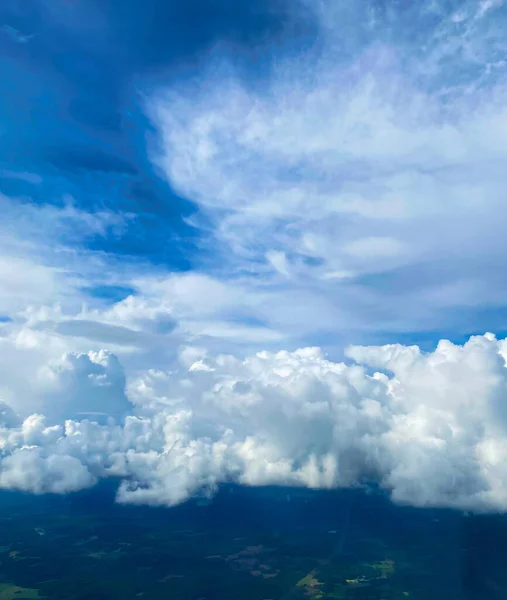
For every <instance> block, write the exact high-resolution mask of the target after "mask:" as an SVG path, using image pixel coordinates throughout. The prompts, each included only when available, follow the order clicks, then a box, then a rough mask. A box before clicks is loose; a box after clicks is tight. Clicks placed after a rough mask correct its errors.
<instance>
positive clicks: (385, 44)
mask: <svg viewBox="0 0 507 600" xmlns="http://www.w3.org/2000/svg"><path fill="white" fill-rule="evenodd" d="M304 4H305V5H306V6H307V7H308V8H309V10H310V12H311V13H312V14H313V15H316V16H317V21H318V23H319V26H320V32H319V43H318V45H317V47H315V48H310V49H306V51H305V54H298V55H296V56H286V57H285V58H283V59H281V60H278V61H277V63H276V67H274V68H273V69H272V70H271V71H270V74H269V76H266V78H265V79H263V81H262V85H258V84H257V83H255V84H254V85H252V84H251V82H250V81H249V80H248V79H247V78H245V77H244V76H242V75H241V76H240V75H237V76H235V75H234V73H235V68H234V61H235V59H234V57H228V58H227V59H224V58H223V54H222V55H220V56H219V55H218V53H217V55H216V57H215V58H214V57H213V55H211V56H210V57H209V58H208V66H209V68H208V70H207V71H206V72H205V73H204V75H202V77H201V78H200V80H199V86H198V87H197V86H196V85H195V82H194V81H193V80H192V81H191V82H190V83H178V84H176V85H173V86H172V87H171V88H169V89H167V88H164V89H161V90H160V91H159V93H158V94H156V95H155V96H152V97H150V98H149V100H148V101H147V107H148V112H149V114H150V116H151V118H152V121H153V123H154V125H155V127H157V128H158V131H159V137H160V140H159V141H160V144H159V145H158V146H157V148H156V151H154V160H155V161H156V162H157V164H158V165H159V166H160V168H161V169H162V171H163V172H164V173H165V175H166V177H167V178H168V180H169V181H170V183H171V186H172V187H173V188H174V189H176V190H177V191H178V192H179V193H180V194H181V195H183V196H185V197H187V198H189V199H190V200H191V201H193V202H195V203H196V204H197V205H198V206H199V207H200V210H201V211H202V212H203V213H205V214H206V215H207V216H208V217H210V218H209V219H208V221H207V224H208V225H207V226H208V227H209V223H210V222H211V223H212V224H214V226H215V229H214V231H213V233H214V236H215V241H216V245H215V246H214V247H213V250H217V249H218V252H219V253H220V259H221V260H222V261H223V263H225V267H224V268H223V269H222V270H220V269H217V270H216V271H215V273H216V276H217V277H219V278H221V279H222V280H226V281H227V282H228V285H229V286H230V287H231V288H234V289H235V291H236V290H237V289H238V288H240V287H241V288H243V290H245V292H247V294H246V299H245V300H244V302H246V303H248V304H250V306H255V308H256V309H257V310H259V304H261V305H262V304H264V302H266V304H267V303H268V302H269V304H270V307H271V310H270V311H264V310H262V309H260V312H261V313H262V318H263V320H264V321H265V322H266V323H268V324H269V326H270V328H272V329H276V330H277V331H279V332H280V333H281V334H282V335H284V336H285V337H286V338H287V339H288V343H289V344H291V347H294V343H295V342H294V340H295V339H296V340H297V338H298V335H301V333H302V328H308V330H309V331H305V332H304V335H306V336H307V337H308V336H309V337H310V339H315V340H316V341H318V337H317V336H318V335H319V334H320V333H322V332H325V333H327V334H328V335H331V334H334V335H335V337H336V339H338V337H339V336H340V335H342V334H344V333H347V330H349V329H352V330H356V331H357V330H361V331H363V332H367V331H372V330H375V331H376V332H379V331H384V332H389V333H390V334H391V333H392V332H396V331H399V330H401V331H403V332H407V331H413V330H428V329H443V328H444V327H445V328H447V329H448V330H449V329H451V330H452V329H453V328H461V329H462V328H463V327H465V324H464V323H463V321H462V320H461V321H460V312H459V309H460V308H465V307H467V308H471V309H472V310H475V315H476V319H477V324H478V325H479V326H482V323H483V322H484V326H490V324H489V322H487V321H488V317H487V313H486V312H485V309H487V308H488V307H491V306H504V305H505V303H504V298H505V293H506V291H507V290H506V287H505V282H504V281H503V278H499V277H498V269H499V268H503V267H500V264H502V263H503V259H502V258H501V257H503V256H505V253H506V252H507V247H506V245H505V236H504V235H503V232H502V228H501V223H503V221H504V220H505V219H506V218H507V214H506V213H505V211H506V209H505V203H504V202H503V200H502V198H503V190H504V188H505V170H504V168H503V165H504V162H505V160H506V159H507V154H506V148H507V144H506V135H505V134H506V131H507V130H506V128H505V123H506V111H505V101H506V90H507V79H506V76H505V68H504V63H502V62H501V61H502V57H503V53H504V50H503V44H504V42H503V34H502V31H503V29H504V27H503V26H499V25H498V19H499V18H500V17H499V15H498V11H497V10H494V9H495V8H496V6H497V4H498V3H496V2H479V3H478V2H475V1H473V2H468V3H465V4H463V5H462V6H460V11H459V13H457V12H456V10H455V9H452V10H450V9H449V7H445V6H443V5H441V4H437V3H435V4H434V5H431V6H430V4H428V3H419V4H414V5H411V6H410V7H408V6H407V7H405V8H404V9H403V10H401V8H400V7H397V8H393V6H391V5H389V3H388V6H387V7H386V8H385V11H384V12H382V11H381V9H380V8H379V7H378V6H377V4H376V3H370V2H366V1H365V2H357V3H352V4H351V3H347V2H327V1H324V2H305V3H304ZM479 14H481V15H482V16H481V18H480V19H478V18H469V17H468V16H467V15H470V16H474V15H476V16H477V15H479ZM457 15H461V16H459V18H458V16H457ZM502 23H503V21H502ZM495 65H496V66H495ZM237 72H238V73H241V70H240V69H238V70H237ZM196 222H198V220H196ZM341 273H346V274H347V276H346V277H342V276H339V275H338V276H333V275H332V274H341ZM302 289H304V290H305V298H304V303H305V306H306V318H305V319H301V318H299V319H298V320H297V322H296V324H294V323H292V322H291V320H290V319H286V318H285V315H284V308H285V305H286V304H287V298H288V297H291V298H295V299H297V301H299V302H301V301H302V300H301V299H300V295H301V290H302ZM282 291H283V293H280V292H282ZM261 297H262V300H261V299H260V298H261ZM267 297H269V301H268V300H267ZM293 303H295V302H291V304H293ZM450 309H454V310H450ZM315 315H321V316H322V320H323V321H325V323H324V324H322V323H320V322H318V321H316V322H315V323H313V327H312V320H313V319H314V317H315ZM472 318H473V317H472ZM467 320H470V314H468V315H467ZM364 335H367V333H364ZM312 336H313V337H312ZM296 343H297V342H296Z"/></svg>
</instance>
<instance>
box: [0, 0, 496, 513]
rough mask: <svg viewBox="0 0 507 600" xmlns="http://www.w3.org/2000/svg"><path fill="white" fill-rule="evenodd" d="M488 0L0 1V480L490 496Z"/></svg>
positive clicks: (490, 506)
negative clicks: (375, 487) (368, 484)
mask: <svg viewBox="0 0 507 600" xmlns="http://www.w3.org/2000/svg"><path fill="white" fill-rule="evenodd" d="M506 10H507V9H506V6H505V5H504V2H503V0H463V1H459V2H458V1H457V0H451V1H446V2H443V1H438V0H427V1H424V2H398V1H397V0H381V1H380V0H358V1H356V2H347V1H345V0H343V1H342V0H291V1H290V2H288V1H285V0H259V1H256V2H241V1H237V0H236V1H232V0H191V1H190V2H173V1H172V0H171V1H168V0H164V1H163V0H143V1H142V2H141V1H140V0H139V1H137V0H121V1H120V0H118V1H116V0H100V1H99V0H25V1H24V2H19V1H17V0H3V2H1V5H0V53H1V60H0V213H1V219H0V488H9V489H11V488H14V489H21V490H25V491H31V492H35V493H45V492H54V493H66V492H70V491H74V490H77V489H82V488H83V487H89V486H92V485H94V483H96V482H97V481H98V480H99V479H101V478H105V477H115V478H119V479H120V480H122V483H121V484H120V487H119V490H118V499H119V501H122V502H141V503H152V504H164V505H173V504H175V503H178V502H181V501H184V500H185V499H186V498H187V497H188V496H189V495H192V494H193V493H195V492H196V491H197V490H200V489H202V488H206V489H207V490H212V489H213V488H214V486H216V485H217V484H219V483H220V482H222V481H236V482H238V483H243V484H247V485H266V484H269V485H271V484H280V485H304V486H308V487H314V488H315V487H317V488H322V487H324V488H326V487H327V488H329V487H336V486H348V485H355V484H356V483H358V482H361V481H364V480H365V479H367V480H368V481H371V479H372V478H374V479H376V480H377V481H378V482H379V484H380V485H381V486H382V487H384V488H385V489H386V490H388V491H389V493H391V495H392V497H393V499H394V500H396V501H400V502H405V503H410V504H415V505H423V506H453V507H458V508H462V509H465V510H468V509H478V510H506V509H507V487H506V483H505V482H507V471H506V467H505V465H507V441H506V440H507V435H506V423H507V411H506V410H505V397H506V391H507V376H506V373H507V371H506V369H505V356H506V355H507V346H506V341H505V339H503V338H504V337H505V333H506V331H507V302H506V298H507V277H506V276H505V257H506V256H507V238H506V236H505V223H506V222H507V204H506V202H505V189H506V169H505V165H506V164H507V109H506V107H507V73H506V67H507V56H506V54H507V46H506V42H505V40H506V39H507V38H506V35H505V32H506V26H507V13H506ZM472 334H474V335H475V334H478V335H476V336H475V337H472V338H471V339H469V337H470V336H471V335H472ZM495 335H496V337H495ZM449 340H450V341H449ZM452 342H453V343H452ZM341 361H342V362H341Z"/></svg>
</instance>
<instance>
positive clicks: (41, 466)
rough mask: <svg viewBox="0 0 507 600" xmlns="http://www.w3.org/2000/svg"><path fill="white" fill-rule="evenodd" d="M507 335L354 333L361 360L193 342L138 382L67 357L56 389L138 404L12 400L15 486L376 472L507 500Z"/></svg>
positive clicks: (333, 481) (6, 443)
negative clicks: (46, 412) (434, 338)
mask: <svg viewBox="0 0 507 600" xmlns="http://www.w3.org/2000/svg"><path fill="white" fill-rule="evenodd" d="M506 346H507V343H506V342H505V341H504V340H500V341H498V340H497V339H496V338H495V337H494V336H493V335H492V334H486V335H484V336H476V337H472V338H471V339H470V340H469V341H468V342H466V343H465V344H464V345H463V346H459V345H454V344H452V343H450V342H448V341H445V340H443V341H441V342H440V343H439V344H438V346H437V348H436V349H435V350H434V351H433V352H431V353H424V352H422V351H421V350H420V349H419V348H418V347H417V346H402V345H388V346H380V347H352V348H350V349H349V350H348V355H349V357H350V358H351V359H352V360H351V362H349V363H337V362H332V361H329V360H328V359H326V357H325V356H324V355H323V353H322V351H321V350H320V349H318V348H306V349H301V350H297V351H295V352H287V351H282V352H278V353H270V352H260V353H257V354H255V355H252V356H249V357H247V358H245V359H239V358H236V357H234V356H231V355H219V356H216V357H210V356H209V355H206V354H203V353H202V352H200V351H198V350H196V352H195V353H192V352H191V351H190V350H189V349H188V348H186V349H185V350H184V352H183V356H182V363H181V364H182V366H181V367H180V368H179V369H178V370H174V371H170V372H168V371H156V370H149V371H145V372H143V373H140V374H139V375H138V376H137V377H136V378H133V379H132V380H131V381H130V382H129V383H128V385H127V386H126V388H127V389H125V380H124V379H123V374H122V371H121V367H120V365H119V364H118V361H117V360H116V359H115V358H114V357H113V356H111V355H110V354H107V353H102V354H100V355H91V356H85V355H81V356H67V357H65V359H64V360H63V361H62V362H61V363H60V364H59V365H57V366H51V367H49V368H50V371H51V373H52V374H53V376H55V377H56V379H57V380H59V382H60V383H59V387H58V391H57V392H55V393H56V394H57V395H58V394H61V393H65V391H67V393H68V395H69V397H70V396H72V397H73V398H77V399H80V398H83V399H84V398H86V399H87V402H88V405H87V406H88V408H90V403H91V402H92V401H93V402H94V404H93V408H103V409H104V408H105V407H109V409H110V408H111V407H116V408H121V409H122V410H123V409H124V408H126V406H125V404H124V403H125V401H126V398H127V396H128V399H129V401H130V403H131V404H130V405H129V408H130V413H131V414H130V416H127V417H126V418H125V419H124V420H120V419H119V418H118V416H119V412H118V410H113V411H112V414H113V415H114V416H115V417H116V418H114V417H110V418H109V420H108V421H106V422H103V423H102V424H99V423H97V422H96V419H94V417H93V416H89V418H85V419H81V420H78V419H76V418H74V419H66V420H63V419H62V418H60V419H58V418H56V417H53V418H52V419H47V418H46V417H44V416H42V415H40V414H39V415H31V416H29V417H27V418H25V419H24V420H23V421H20V422H19V423H16V421H15V419H14V418H13V417H12V415H11V414H10V412H9V414H8V418H5V419H3V420H2V425H1V429H0V432H1V433H0V440H1V441H0V445H1V451H2V459H1V463H0V473H1V476H0V486H1V487H4V488H14V489H22V490H25V491H32V492H34V493H44V492H55V493H64V492H68V491H72V490H76V489H81V488H84V487H88V486H90V485H93V483H94V482H95V481H97V480H99V479H100V478H105V477H115V478H120V480H121V482H120V484H119V489H118V500H119V501H120V502H130V503H147V504H161V505H168V506H171V505H174V504H176V503H179V502H182V501H184V500H185V499H187V498H188V497H189V496H191V495H192V494H195V493H196V492H198V491H200V490H203V489H206V490H208V491H210V490H211V491H212V490H213V489H214V488H215V487H216V486H217V485H219V484H220V483H221V482H227V481H236V482H238V483H241V484H245V485H267V484H270V485H285V486H305V487H310V488H318V489H320V488H335V487H343V486H345V487H348V486H357V485H366V484H368V483H371V482H374V481H375V482H378V483H379V484H380V485H381V486H382V487H383V488H384V489H385V490H387V491H388V492H389V493H390V494H391V497H392V498H393V499H394V500H395V501H397V502H402V503H408V504H412V505H416V506H449V507H455V508H459V509H465V510H494V511H505V510H507V483H506V482H507V471H506V469H507V467H506V466H505V465H507V461H506V459H507V408H506V405H505V398H506V397H507V395H506V391H507V387H506V386H507V369H506V363H505V358H504V356H505V350H506ZM192 354H193V355H194V357H195V358H197V360H196V361H195V362H193V363H192V364H190V366H188V363H189V358H190V357H192ZM69 380H70V382H69ZM76 401H77V400H74V402H76ZM83 401H84V400H83ZM52 405H53V399H51V400H50V401H49V402H48V406H52ZM10 408H11V409H13V410H14V411H15V410H16V405H15V402H13V404H12V405H11V407H10ZM79 408H83V405H80V406H79ZM109 409H108V412H111V411H110V410H109ZM120 412H121V411H120ZM2 414H7V413H6V411H3V413H2Z"/></svg>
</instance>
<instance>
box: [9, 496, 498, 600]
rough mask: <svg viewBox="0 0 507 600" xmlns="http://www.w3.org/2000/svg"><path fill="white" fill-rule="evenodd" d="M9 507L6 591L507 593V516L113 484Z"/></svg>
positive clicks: (186, 595) (62, 598)
mask: <svg viewBox="0 0 507 600" xmlns="http://www.w3.org/2000/svg"><path fill="white" fill-rule="evenodd" d="M0 506H1V512H0V514H1V517H0V600H14V599H33V598H49V599H54V600H78V599H79V600H85V599H88V600H92V599H93V600H101V599H104V600H105V599H113V600H114V599H120V598H121V599H134V598H135V599H139V598H141V599H142V598H145V599H146V600H147V599H150V600H151V599H159V598H168V599H171V600H179V599H181V600H282V599H283V600H305V599H309V600H311V599H315V600H325V599H328V598H329V599H331V598H335V599H345V600H347V599H357V600H359V599H362V600H366V599H372V600H374V599H375V600H405V599H407V598H410V599H413V600H416V599H417V600H427V599H428V598H430V599H432V600H444V599H445V600H454V599H456V600H468V599H474V600H475V599H479V598H480V599H482V598H488V599H495V598H499V599H500V598H507V569H506V567H507V544H506V540H507V518H506V517H503V516H491V515H489V516H469V515H464V514H461V513H458V512H455V511H447V510H430V509H415V508H406V507H400V506H395V505H394V504H392V503H391V502H390V501H389V500H388V499H387V498H385V497H384V496H383V495H382V494H381V493H372V492H370V493H367V492H365V491H362V490H355V491H350V490H349V491H333V492H317V491H308V490H294V489H290V490H287V489H281V488H257V489H256V488H239V487H235V486H224V487H223V488H221V489H220V490H219V492H218V493H217V495H216V496H215V497H214V498H213V499H212V500H209V499H204V498H201V499H195V500H192V501H190V502H187V503H186V504H183V505H181V506H177V507H175V508H172V509H167V508H166V509H161V508H147V507H136V506H121V505H117V504H115V503H114V494H113V492H112V490H111V489H110V488H109V487H103V488H101V489H99V490H93V491H90V492H86V493H79V494H75V495H72V496H68V497H59V496H39V497H36V496H29V495H24V494H20V493H11V492H2V493H1V494H0Z"/></svg>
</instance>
